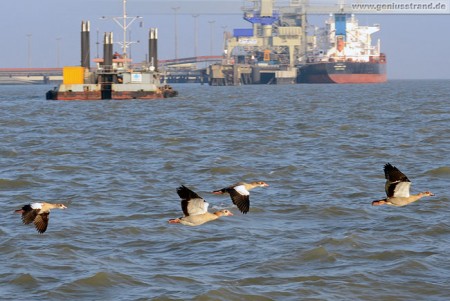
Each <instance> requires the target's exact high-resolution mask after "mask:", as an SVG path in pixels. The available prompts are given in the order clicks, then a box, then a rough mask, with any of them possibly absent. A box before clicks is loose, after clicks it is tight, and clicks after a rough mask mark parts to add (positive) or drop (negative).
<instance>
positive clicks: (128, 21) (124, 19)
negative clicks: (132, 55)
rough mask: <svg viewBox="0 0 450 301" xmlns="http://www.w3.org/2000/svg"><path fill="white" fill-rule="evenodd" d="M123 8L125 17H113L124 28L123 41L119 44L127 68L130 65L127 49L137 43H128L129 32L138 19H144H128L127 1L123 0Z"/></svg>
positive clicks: (138, 17) (137, 17)
mask: <svg viewBox="0 0 450 301" xmlns="http://www.w3.org/2000/svg"><path fill="white" fill-rule="evenodd" d="M122 7H123V15H122V16H120V17H113V20H114V21H115V22H116V23H117V24H118V25H119V26H120V28H122V30H123V41H122V42H118V44H119V45H120V46H121V47H122V56H123V59H124V66H125V67H126V66H127V65H128V60H127V58H128V54H127V49H128V47H129V46H130V45H131V44H133V43H136V42H132V41H127V30H128V28H129V27H130V26H131V24H133V22H134V21H136V20H137V19H141V18H142V17H140V16H136V17H128V15H127V0H122Z"/></svg>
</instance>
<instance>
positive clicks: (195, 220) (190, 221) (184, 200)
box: [169, 186, 233, 226]
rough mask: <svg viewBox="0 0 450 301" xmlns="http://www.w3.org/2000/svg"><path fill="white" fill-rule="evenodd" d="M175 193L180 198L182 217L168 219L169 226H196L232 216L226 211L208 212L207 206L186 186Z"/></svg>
mask: <svg viewBox="0 0 450 301" xmlns="http://www.w3.org/2000/svg"><path fill="white" fill-rule="evenodd" d="M177 193H178V195H179V197H180V198H181V210H183V213H184V216H183V217H180V218H174V219H170V220H169V223H170V224H183V225H187V226H198V225H201V224H204V223H207V222H210V221H213V220H215V219H218V218H219V217H221V216H231V215H233V214H232V213H231V212H230V211H228V210H225V209H223V210H219V211H216V212H214V213H210V212H208V206H209V204H208V203H207V202H206V201H205V200H204V199H203V198H202V197H200V196H199V195H198V194H196V193H195V192H193V191H192V190H190V189H189V188H187V187H186V186H180V187H178V189H177Z"/></svg>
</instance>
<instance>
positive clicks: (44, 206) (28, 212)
mask: <svg viewBox="0 0 450 301" xmlns="http://www.w3.org/2000/svg"><path fill="white" fill-rule="evenodd" d="M55 208H58V209H66V208H67V207H66V206H64V205H63V204H50V203H45V202H43V203H31V204H28V205H25V206H23V207H22V209H18V210H16V211H15V212H16V213H21V214H22V221H23V223H24V224H26V225H28V224H31V223H34V226H35V228H36V230H37V231H38V232H39V233H41V234H42V233H44V232H45V230H47V226H48V220H49V217H50V209H55Z"/></svg>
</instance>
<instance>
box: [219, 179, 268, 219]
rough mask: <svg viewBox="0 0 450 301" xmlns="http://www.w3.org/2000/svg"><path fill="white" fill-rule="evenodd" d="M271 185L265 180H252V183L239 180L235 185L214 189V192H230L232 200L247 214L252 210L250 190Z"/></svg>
mask: <svg viewBox="0 0 450 301" xmlns="http://www.w3.org/2000/svg"><path fill="white" fill-rule="evenodd" d="M267 186H269V185H268V184H267V183H265V182H262V181H260V182H251V183H245V182H239V183H236V184H234V185H231V186H228V187H225V188H222V189H219V190H214V191H213V193H214V194H224V193H229V194H230V197H231V200H232V201H233V204H235V205H236V206H237V207H238V209H239V210H240V211H241V212H242V213H244V214H246V213H247V212H248V211H249V210H250V192H249V191H250V190H252V189H253V188H256V187H267Z"/></svg>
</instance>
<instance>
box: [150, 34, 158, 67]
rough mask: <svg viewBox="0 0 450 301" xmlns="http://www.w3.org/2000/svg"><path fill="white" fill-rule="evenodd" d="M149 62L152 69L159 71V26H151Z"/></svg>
mask: <svg viewBox="0 0 450 301" xmlns="http://www.w3.org/2000/svg"><path fill="white" fill-rule="evenodd" d="M148 62H149V63H150V68H151V67H153V68H151V69H152V70H155V71H158V28H150V32H149V37H148Z"/></svg>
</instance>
